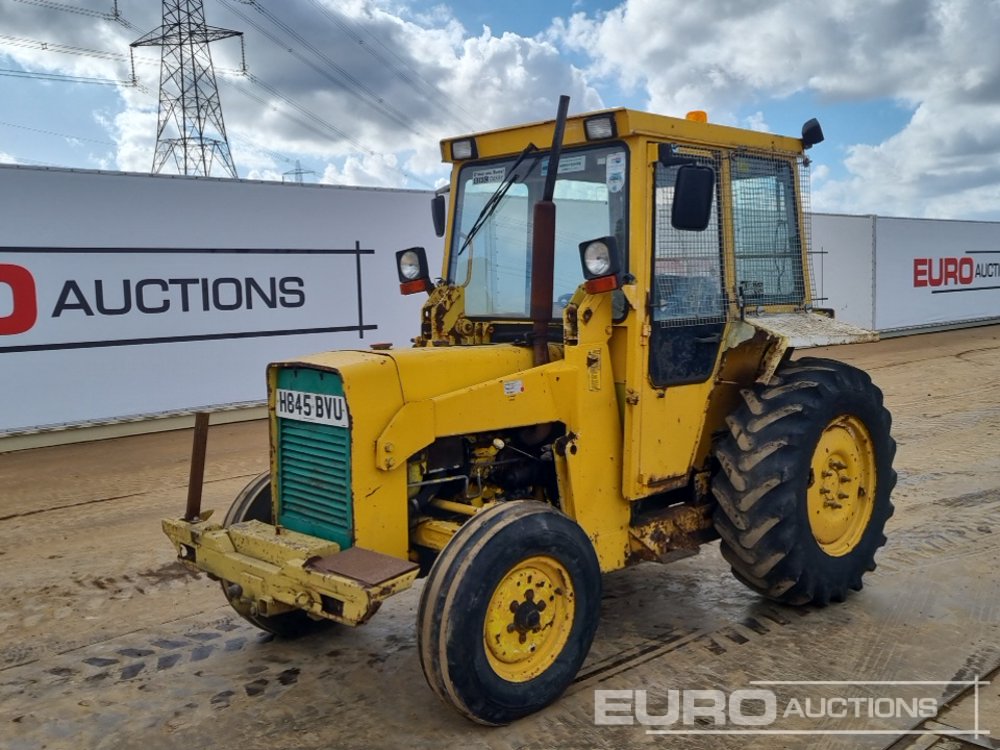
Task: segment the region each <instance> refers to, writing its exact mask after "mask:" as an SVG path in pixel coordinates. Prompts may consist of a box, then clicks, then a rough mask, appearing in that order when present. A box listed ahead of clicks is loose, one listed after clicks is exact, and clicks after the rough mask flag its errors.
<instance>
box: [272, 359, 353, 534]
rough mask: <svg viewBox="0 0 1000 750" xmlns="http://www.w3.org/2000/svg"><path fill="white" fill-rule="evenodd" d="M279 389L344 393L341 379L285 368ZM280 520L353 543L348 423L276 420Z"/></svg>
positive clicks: (332, 393)
mask: <svg viewBox="0 0 1000 750" xmlns="http://www.w3.org/2000/svg"><path fill="white" fill-rule="evenodd" d="M278 387H279V388H287V389H291V390H296V391H304V392H309V393H318V394H324V395H342V394H343V387H342V385H341V383H340V378H339V377H337V376H336V375H333V374H332V373H325V372H321V371H316V370H291V369H290V370H282V371H281V372H280V373H279V374H278ZM277 422H278V498H279V500H278V502H279V513H278V520H279V523H280V524H281V525H282V526H284V527H286V528H289V529H292V530H293V531H300V532H302V533H304V534H310V535H312V536H317V537H320V538H323V539H329V540H331V541H334V542H337V543H338V544H339V545H340V546H341V547H342V548H344V549H346V548H347V547H350V546H351V543H352V542H353V523H352V503H351V433H350V430H349V429H347V428H345V427H338V426H335V425H329V424H315V423H311V422H304V421H299V420H297V419H284V418H278V420H277Z"/></svg>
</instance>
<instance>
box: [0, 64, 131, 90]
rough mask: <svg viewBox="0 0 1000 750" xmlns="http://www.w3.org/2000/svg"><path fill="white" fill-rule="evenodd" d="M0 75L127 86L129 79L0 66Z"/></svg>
mask: <svg viewBox="0 0 1000 750" xmlns="http://www.w3.org/2000/svg"><path fill="white" fill-rule="evenodd" d="M0 76H8V77H10V78H36V79H38V80H41V81H60V82H63V83H92V84H96V85H99V86H129V85H131V84H130V82H129V81H117V80H115V79H113V78H92V77H89V76H73V75H68V74H65V73H41V72H38V71H32V70H11V69H9V68H0Z"/></svg>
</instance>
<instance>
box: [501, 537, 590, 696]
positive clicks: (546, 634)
mask: <svg viewBox="0 0 1000 750" xmlns="http://www.w3.org/2000/svg"><path fill="white" fill-rule="evenodd" d="M575 606H576V605H575V603H574V594H573V582H572V580H571V578H570V575H569V572H568V571H567V570H566V568H565V567H564V566H563V565H562V563H560V562H559V561H558V560H556V559H554V558H552V557H548V556H545V555H537V556H534V557H529V558H526V559H524V560H522V561H521V562H519V563H517V565H515V566H514V567H513V568H511V569H510V570H508V571H507V573H506V574H505V575H504V577H503V578H502V579H501V580H500V583H499V584H497V587H496V589H494V591H493V596H492V597H491V598H490V603H489V607H488V608H487V610H486V621H485V623H484V625H483V641H484V643H485V646H486V658H487V659H488V660H489V663H490V666H491V667H492V668H493V671H494V672H496V674H497V676H498V677H500V678H502V679H504V680H507V681H508V682H527V681H528V680H531V679H534V678H535V677H538V676H539V675H540V674H542V673H543V672H545V670H546V669H548V668H549V667H551V666H552V664H553V663H554V662H555V660H556V658H557V657H558V656H559V654H560V653H562V651H563V649H564V648H565V647H566V641H567V640H569V634H570V631H571V630H572V629H573V613H574V610H575Z"/></svg>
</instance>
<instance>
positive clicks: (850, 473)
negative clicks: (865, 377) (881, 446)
mask: <svg viewBox="0 0 1000 750" xmlns="http://www.w3.org/2000/svg"><path fill="white" fill-rule="evenodd" d="M874 490H875V452H874V448H873V446H872V441H871V437H870V436H869V434H868V430H867V429H866V428H865V426H864V423H862V422H861V420H860V419H858V418H857V417H854V416H852V415H848V414H845V415H841V416H839V417H837V418H836V419H834V420H832V421H831V422H830V423H829V424H828V425H827V426H826V428H825V429H824V430H823V433H822V434H821V435H820V438H819V441H818V443H817V444H816V449H815V451H814V452H813V458H812V464H811V477H810V485H809V488H808V490H807V510H808V514H809V525H810V528H811V529H812V533H813V538H814V539H815V540H816V543H817V544H819V546H820V548H821V549H822V550H823V551H824V552H826V553H827V554H828V555H831V556H833V557H841V556H843V555H846V554H848V553H849V552H850V551H851V550H853V549H854V548H855V547H856V546H857V545H858V543H859V542H860V541H861V538H862V537H863V536H864V532H865V529H866V528H867V526H868V521H869V520H870V519H871V514H872V507H873V498H874Z"/></svg>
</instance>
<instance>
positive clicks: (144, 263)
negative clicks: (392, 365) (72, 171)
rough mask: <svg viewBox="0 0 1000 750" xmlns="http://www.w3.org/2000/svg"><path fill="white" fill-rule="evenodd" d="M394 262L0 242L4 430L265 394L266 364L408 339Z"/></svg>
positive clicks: (359, 255) (327, 252)
mask: <svg viewBox="0 0 1000 750" xmlns="http://www.w3.org/2000/svg"><path fill="white" fill-rule="evenodd" d="M383 256H384V257H383ZM376 261H382V262H376ZM390 261H391V253H382V254H376V253H375V251H374V250H372V249H369V248H365V247H362V246H361V244H360V243H355V244H354V246H353V247H351V246H348V247H344V248H329V249H323V250H317V249H303V250H264V249H259V248H251V249H225V250H216V249H187V248H186V249H171V250H150V249H141V248H140V249H135V248H65V247H62V248H23V249H21V248H0V392H2V393H4V395H5V398H4V404H3V409H2V410H0V435H3V434H4V433H12V432H15V433H16V432H18V431H20V430H24V429H28V430H31V429H35V428H36V427H45V426H48V425H53V426H54V425H63V424H78V423H87V422H91V421H94V420H104V419H120V418H123V417H126V418H127V417H131V416H135V415H146V414H162V413H168V412H174V411H183V410H188V409H196V408H209V409H211V408H215V407H217V406H221V405H226V404H234V403H246V402H254V403H261V402H263V401H264V400H265V398H266V395H267V391H266V380H265V377H266V376H265V370H266V366H267V363H268V362H271V361H275V360H279V359H287V358H293V357H296V356H299V355H304V354H309V353H311V352H316V351H324V350H329V349H352V348H355V349H356V348H361V349H367V348H368V346H369V343H373V342H376V341H394V342H395V343H397V344H405V343H406V341H407V338H408V337H409V336H411V335H413V332H414V331H415V330H416V327H417V324H418V321H419V301H418V300H404V299H403V298H401V297H399V295H398V294H396V293H395V292H396V289H397V288H398V282H397V280H396V279H395V274H394V268H393V266H392V265H391V263H390ZM382 266H385V267H384V268H383V267H382ZM390 273H392V276H390ZM406 302H408V303H410V304H409V308H413V309H409V308H406V309H403V308H401V307H400V305H402V304H403V303H406ZM376 337H377V338H376Z"/></svg>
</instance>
